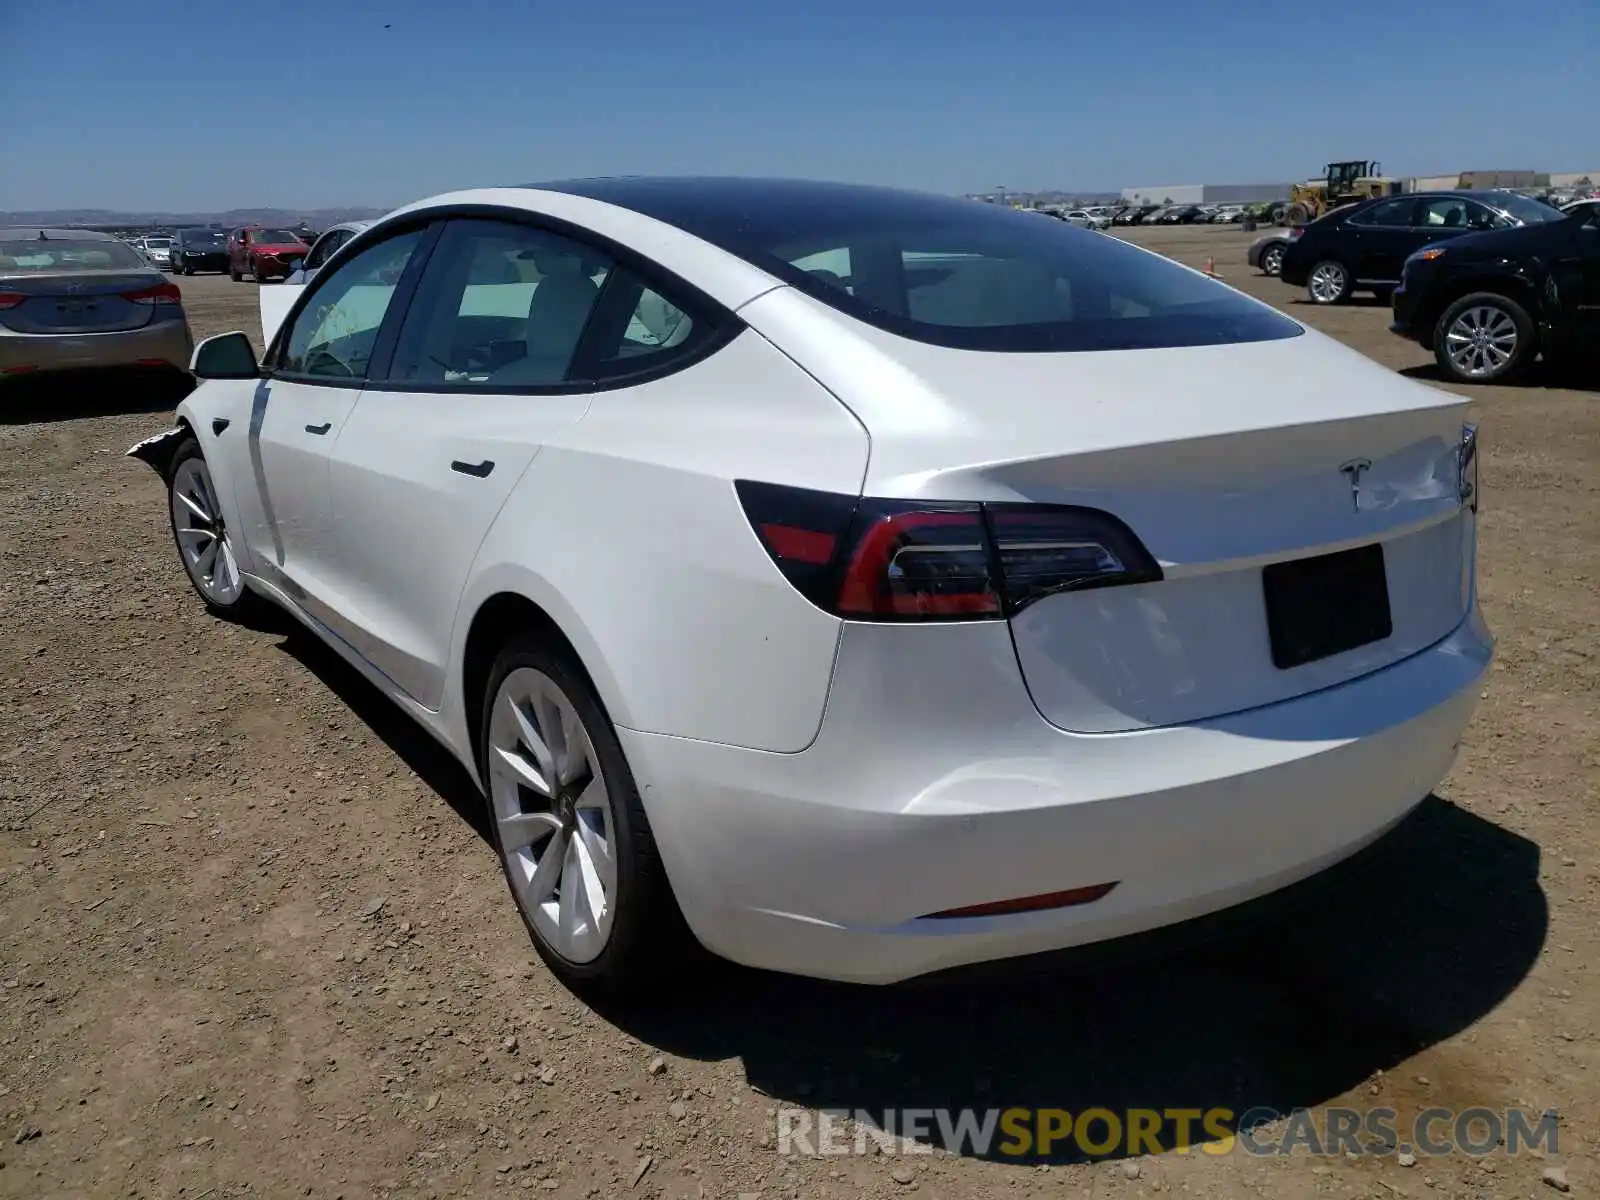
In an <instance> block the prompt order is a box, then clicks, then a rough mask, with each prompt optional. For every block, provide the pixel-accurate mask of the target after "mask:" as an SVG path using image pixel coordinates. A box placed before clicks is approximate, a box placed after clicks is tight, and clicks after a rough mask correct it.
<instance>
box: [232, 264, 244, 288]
mask: <svg viewBox="0 0 1600 1200" xmlns="http://www.w3.org/2000/svg"><path fill="white" fill-rule="evenodd" d="M228 278H229V279H231V280H233V281H234V282H235V283H243V282H244V276H243V275H241V274H239V272H238V271H236V270H234V267H233V263H232V262H229V263H228Z"/></svg>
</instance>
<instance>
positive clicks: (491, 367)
mask: <svg viewBox="0 0 1600 1200" xmlns="http://www.w3.org/2000/svg"><path fill="white" fill-rule="evenodd" d="M712 325H713V322H712V321H711V320H710V319H708V317H707V316H706V315H705V314H704V313H703V312H702V311H701V310H700V309H699V308H697V307H696V306H695V305H694V304H692V303H691V302H688V301H685V300H680V299H678V298H675V297H673V296H670V295H668V289H666V288H665V287H664V285H661V284H658V283H656V282H655V281H652V280H647V279H646V278H645V277H644V276H643V275H641V274H639V273H638V272H636V271H634V270H633V269H631V268H629V267H624V266H621V265H619V264H618V263H617V262H616V261H615V260H614V259H613V258H612V257H611V256H610V255H609V254H607V253H605V252H604V251H602V250H599V249H597V248H595V247H593V246H590V245H588V244H586V243H584V242H580V241H576V240H573V239H571V238H568V237H565V236H562V235H561V234H557V233H554V232H552V231H550V230H546V229H540V228H537V227H535V226H532V225H523V224H520V223H516V222H509V221H498V220H490V219H478V218H461V219H457V220H455V221H453V222H451V224H450V226H449V227H448V228H447V229H446V230H445V232H444V234H443V236H442V237H441V238H440V239H439V243H438V245H437V246H436V247H435V248H434V251H433V254H432V256H431V257H430V259H429V263H428V268H427V271H426V272H425V273H424V275H423V279H422V283H421V286H420V287H419V289H418V291H417V296H416V299H415V300H414V301H413V303H412V305H411V308H410V310H409V312H408V313H407V314H406V320H405V324H404V325H403V326H402V327H401V330H400V338H399V342H398V344H397V346H396V350H395V356H394V361H393V365H392V366H391V368H390V372H389V375H390V382H391V383H395V384H405V385H413V386H421V387H436V388H439V389H441V390H457V389H460V390H471V391H486V392H496V391H507V390H516V389H520V388H535V389H537V388H551V387H562V386H567V385H574V384H577V385H581V384H585V383H598V382H611V381H618V380H625V379H629V378H631V377H634V376H640V375H646V374H652V373H654V372H656V371H658V370H660V369H663V368H667V367H670V366H673V365H676V364H679V363H681V362H683V361H686V360H687V359H688V358H690V357H691V356H692V355H694V354H696V353H698V352H699V351H700V349H701V348H702V347H703V346H704V345H705V344H706V342H707V340H708V339H709V338H710V336H711V333H712Z"/></svg>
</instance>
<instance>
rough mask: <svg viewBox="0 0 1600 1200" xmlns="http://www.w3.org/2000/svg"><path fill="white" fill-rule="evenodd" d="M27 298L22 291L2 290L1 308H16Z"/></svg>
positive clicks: (0, 296) (0, 294) (0, 297)
mask: <svg viewBox="0 0 1600 1200" xmlns="http://www.w3.org/2000/svg"><path fill="white" fill-rule="evenodd" d="M26 299H27V297H26V296H25V295H23V294H22V293H21V292H0V308H15V307H16V306H17V305H19V304H21V303H22V302H23V301H24V300H26Z"/></svg>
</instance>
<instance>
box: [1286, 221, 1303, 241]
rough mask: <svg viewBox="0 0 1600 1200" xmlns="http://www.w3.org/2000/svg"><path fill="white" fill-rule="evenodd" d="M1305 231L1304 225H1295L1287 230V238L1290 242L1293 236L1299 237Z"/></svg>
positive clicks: (1293, 238)
mask: <svg viewBox="0 0 1600 1200" xmlns="http://www.w3.org/2000/svg"><path fill="white" fill-rule="evenodd" d="M1305 231H1306V230H1305V226H1304V225H1296V226H1295V227H1294V228H1293V229H1291V230H1289V240H1290V241H1291V242H1292V241H1294V240H1295V238H1297V237H1299V236H1300V235H1301V234H1302V233H1304V232H1305Z"/></svg>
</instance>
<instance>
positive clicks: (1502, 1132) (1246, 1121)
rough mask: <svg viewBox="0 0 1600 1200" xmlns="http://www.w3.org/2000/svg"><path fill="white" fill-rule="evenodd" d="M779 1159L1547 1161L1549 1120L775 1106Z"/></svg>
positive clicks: (1256, 1111) (1438, 1111) (1446, 1114)
mask: <svg viewBox="0 0 1600 1200" xmlns="http://www.w3.org/2000/svg"><path fill="white" fill-rule="evenodd" d="M776 1121H777V1150H778V1153H779V1154H781V1155H794V1156H805V1157H812V1156H834V1155H840V1156H842V1155H852V1154H868V1153H873V1152H877V1153H884V1154H927V1153H931V1152H932V1151H933V1149H934V1148H935V1147H938V1148H941V1149H944V1150H947V1151H949V1152H951V1153H953V1154H959V1155H967V1156H973V1157H978V1158H988V1157H992V1156H995V1155H999V1156H1003V1157H1009V1158H1060V1157H1072V1158H1078V1157H1081V1158H1109V1157H1121V1156H1124V1155H1140V1154H1162V1153H1166V1152H1167V1151H1177V1152H1178V1153H1180V1154H1183V1153H1188V1152H1189V1151H1191V1150H1197V1151H1199V1152H1200V1153H1203V1154H1212V1155H1222V1154H1233V1153H1237V1152H1239V1151H1243V1152H1244V1153H1246V1154H1255V1155H1264V1156H1265V1155H1289V1154H1297V1153H1298V1154H1306V1155H1312V1156H1322V1155H1348V1154H1353V1155H1363V1156H1381V1155H1390V1154H1414V1155H1419V1156H1430V1157H1437V1156H1442V1155H1446V1154H1458V1153H1459V1154H1468V1155H1472V1156H1474V1157H1482V1156H1484V1155H1489V1154H1506V1155H1516V1154H1522V1153H1524V1152H1526V1151H1529V1150H1539V1151H1542V1152H1543V1153H1545V1154H1552V1155H1553V1154H1555V1153H1556V1152H1557V1143H1558V1140H1559V1122H1558V1120H1557V1116H1556V1114H1555V1113H1553V1112H1537V1113H1536V1112H1533V1111H1532V1110H1529V1109H1521V1108H1512V1109H1507V1110H1505V1111H1499V1110H1496V1109H1491V1108H1465V1109H1460V1110H1456V1109H1449V1108H1427V1109H1423V1110H1422V1111H1421V1112H1419V1113H1417V1114H1416V1116H1415V1117H1414V1118H1412V1119H1410V1120H1409V1121H1406V1122H1404V1123H1402V1122H1401V1120H1400V1116H1399V1113H1398V1112H1397V1111H1396V1110H1395V1109H1392V1108H1369V1109H1356V1108H1319V1109H1307V1108H1297V1109H1295V1110H1293V1111H1292V1112H1288V1113H1280V1112H1278V1111H1276V1110H1275V1109H1271V1108H1251V1109H1245V1110H1244V1111H1242V1112H1239V1111H1235V1110H1234V1109H1231V1108H1220V1107H1218V1108H1165V1109H1156V1108H1133V1109H1126V1110H1121V1111H1112V1110H1111V1109H1109V1108H1088V1109H1084V1110H1083V1111H1081V1112H1077V1113H1073V1112H1069V1111H1067V1110H1066V1109H1063V1108H1005V1109H1000V1108H988V1109H976V1108H961V1109H949V1108H901V1109H884V1110H875V1111H867V1110H865V1109H853V1110H851V1109H820V1110H813V1109H806V1108H793V1107H783V1108H779V1109H778V1111H777V1116H776Z"/></svg>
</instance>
